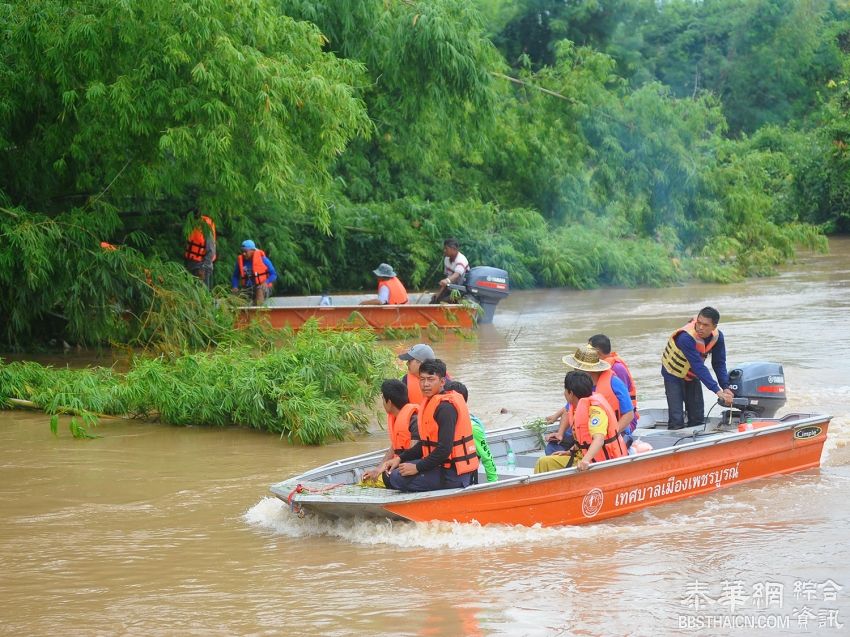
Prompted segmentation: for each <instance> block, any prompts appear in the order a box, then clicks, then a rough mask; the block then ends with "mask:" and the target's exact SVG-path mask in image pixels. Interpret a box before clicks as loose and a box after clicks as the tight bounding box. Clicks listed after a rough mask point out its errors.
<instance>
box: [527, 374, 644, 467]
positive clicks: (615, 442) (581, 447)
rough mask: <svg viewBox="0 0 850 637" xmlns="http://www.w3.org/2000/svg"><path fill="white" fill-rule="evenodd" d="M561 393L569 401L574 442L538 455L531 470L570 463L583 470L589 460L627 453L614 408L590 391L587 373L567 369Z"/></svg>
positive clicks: (589, 379) (591, 381)
mask: <svg viewBox="0 0 850 637" xmlns="http://www.w3.org/2000/svg"><path fill="white" fill-rule="evenodd" d="M564 396H565V397H566V399H567V402H568V403H569V405H570V416H571V422H572V423H573V436H575V445H574V446H573V448H572V449H571V450H569V451H556V452H555V453H554V454H552V455H550V456H543V457H541V458H540V459H539V460H538V461H537V464H536V465H535V467H534V473H543V472H545V471H555V470H557V469H564V468H566V467H571V466H574V465H575V466H576V467H577V468H578V469H579V471H584V470H586V469H588V468H589V467H590V464H591V463H592V462H602V461H603V460H611V459H613V458H620V457H622V456H625V455H627V454H628V450H627V449H626V443H625V442H624V441H623V437H622V436H621V435H620V433H619V432H618V431H617V417H616V415H615V413H614V409H613V408H612V407H611V405H610V404H608V401H607V400H606V399H605V397H604V396H603V395H602V394H600V393H599V392H595V391H593V379H592V378H591V376H590V374H589V373H587V372H582V371H578V370H575V371H571V372H567V375H566V376H564ZM576 463H577V464H576Z"/></svg>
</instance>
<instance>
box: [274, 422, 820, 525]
mask: <svg viewBox="0 0 850 637" xmlns="http://www.w3.org/2000/svg"><path fill="white" fill-rule="evenodd" d="M792 416H798V418H793V419H789V420H784V421H783V420H778V421H777V422H776V423H775V424H772V425H769V426H765V427H760V428H758V429H753V430H751V431H732V430H730V431H715V432H706V433H705V434H704V436H703V439H701V440H700V439H697V438H696V436H698V435H699V434H700V433H701V432H693V433H692V434H691V435H687V436H682V437H681V438H680V440H688V439H689V438H691V437H693V438H694V440H691V441H690V442H686V443H683V444H679V443H675V444H674V445H671V446H665V447H661V448H659V449H653V450H652V451H647V452H645V453H640V454H635V455H628V456H623V457H620V458H615V459H612V460H607V461H605V463H604V464H598V465H596V464H591V465H590V467H589V468H588V469H587V471H583V472H581V473H588V472H590V471H606V470H608V469H614V468H616V467H620V466H624V465H627V464H628V463H631V462H639V461H644V460H647V461H648V460H651V459H654V458H659V457H664V456H669V455H675V454H677V453H681V452H682V451H695V450H698V449H704V448H709V447H714V446H717V445H719V444H729V443H739V442H743V441H745V440H748V439H751V438H758V437H760V436H767V435H771V434H775V433H780V432H782V431H785V430H789V431H790V430H792V429H796V428H798V427H805V426H809V425H816V424H820V423H825V424H826V425H827V426H828V425H829V423H830V421H831V420H832V418H833V417H832V416H831V415H829V414H798V413H792V414H786V415H785V416H783V418H789V417H792ZM509 431H517V432H519V431H525V432H531V431H532V430H530V429H526V428H525V427H523V426H522V425H514V426H511V427H506V428H503V429H497V430H493V431H492V432H490V433H489V434H488V438H490V437H494V436H497V435H503V434H504V433H505V432H509ZM636 431H639V429H638V430H636ZM644 431H652V430H650V429H646V430H644ZM658 431H659V432H660V431H664V430H662V429H659V430H658ZM647 437H651V436H647ZM381 453H382V452H381V451H377V452H372V453H368V454H362V455H361V456H353V457H350V458H345V459H343V460H339V461H336V462H338V463H341V464H349V463H354V461H355V460H357V459H359V458H363V459H365V458H366V457H368V456H370V455H377V456H380V454H381ZM341 464H336V465H335V464H334V463H328V464H327V465H323V466H322V467H317V468H316V469H313V470H311V471H309V472H306V473H303V474H300V475H298V476H295V477H293V478H289V479H287V480H284V481H282V482H279V483H276V484H274V485H272V486H271V487H270V489H271V490H272V492H273V493H275V495H277V496H278V497H281V493H280V492H279V491H276V490H275V489H276V488H280V487H284V486H285V487H286V488H285V489H281V490H291V489H292V488H295V487H297V485H298V483H299V482H300V481H303V477H302V476H304V475H307V474H312V473H316V472H320V470H321V469H323V468H324V467H327V468H328V469H330V468H334V467H336V468H338V467H340V466H341ZM355 466H356V465H355ZM579 473H580V472H579V470H578V468H576V467H569V468H564V469H557V470H553V471H546V472H543V473H537V474H531V475H518V476H515V477H506V478H501V479H499V480H498V481H497V482H481V483H478V484H474V485H470V486H468V487H466V488H463V489H439V490H435V491H423V492H415V493H408V492H401V491H394V490H389V489H388V490H387V493H386V496H384V497H374V498H373V497H371V496H368V495H359V496H344V495H333V492H332V491H327V492H323V493H322V494H305V493H303V492H302V493H299V494H298V496H297V503H298V504H299V505H301V504H303V505H310V504H312V503H322V502H327V501H328V500H327V496H329V495H333V497H334V502H336V503H339V504H359V503H364V502H370V503H372V502H375V503H379V502H383V503H385V504H388V505H398V504H406V503H408V502H414V501H415V502H419V501H423V500H440V499H446V498H458V497H465V496H466V495H474V494H477V493H481V492H482V491H491V490H501V489H506V488H510V487H514V486H518V485H525V484H532V483H539V482H546V481H550V480H558V479H563V478H567V477H570V476H572V475H576V474H579ZM767 475H768V474H765V476H758V477H767ZM346 486H351V485H346ZM388 513H389V512H388Z"/></svg>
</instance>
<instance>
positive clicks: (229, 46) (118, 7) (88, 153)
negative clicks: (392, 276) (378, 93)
mask: <svg viewBox="0 0 850 637" xmlns="http://www.w3.org/2000/svg"><path fill="white" fill-rule="evenodd" d="M0 12H2V16H3V22H4V29H3V36H2V40H0V146H2V148H3V149H4V152H3V153H2V154H0V180H2V181H0V185H2V189H3V190H4V191H5V193H6V194H7V196H8V198H9V200H10V201H11V203H12V204H13V205H16V206H18V205H19V206H23V207H25V208H27V209H32V210H38V211H42V212H45V213H47V214H49V215H52V214H55V213H57V212H60V211H63V210H67V209H69V208H71V207H74V206H77V207H82V206H84V205H86V206H88V207H90V208H91V209H92V210H97V209H98V206H101V207H102V206H112V207H113V208H114V209H116V210H117V211H119V213H120V214H124V213H129V212H138V211H141V212H145V213H147V212H161V213H167V212H170V211H173V210H174V208H175V207H176V208H177V210H178V212H179V214H180V215H182V214H183V211H184V210H186V209H187V208H188V207H191V206H195V205H201V206H202V207H204V208H207V209H212V210H216V211H217V212H218V213H219V214H220V215H221V216H222V217H224V218H226V219H231V218H234V219H239V218H240V217H241V216H243V215H245V214H246V213H248V212H250V211H252V210H254V209H256V208H258V207H260V206H262V205H263V203H264V202H266V201H269V200H275V201H281V202H283V203H284V204H285V207H284V208H283V209H289V210H292V211H301V212H304V211H309V212H310V213H311V215H313V218H314V219H315V221H316V222H317V223H327V219H328V217H327V211H326V208H325V203H326V200H325V197H324V196H323V193H325V192H327V189H328V186H329V184H330V183H331V179H332V177H331V172H330V168H331V165H332V164H333V162H334V160H335V159H336V157H337V155H338V154H339V153H340V152H342V151H343V150H344V149H345V147H346V145H347V144H348V143H349V141H350V140H351V139H352V138H353V137H355V136H357V135H362V134H364V133H365V132H366V131H367V129H368V120H367V117H366V113H365V110H364V107H363V103H362V102H361V100H360V99H359V98H358V96H357V95H356V94H355V90H354V88H353V86H354V85H356V84H357V83H358V82H360V81H361V79H362V77H363V75H362V71H363V69H362V67H361V66H360V65H359V64H357V63H356V62H352V61H349V60H341V59H339V58H337V57H336V56H334V55H333V54H330V53H327V52H325V51H323V46H324V44H325V39H324V37H323V36H322V34H321V33H320V32H319V31H318V29H316V27H315V26H314V25H311V24H309V23H306V22H299V21H297V20H294V19H292V18H289V17H286V16H283V15H281V14H280V13H279V11H277V10H276V9H275V7H274V6H273V5H272V4H271V3H270V2H267V1H266V0H257V1H255V2H250V3H245V2H236V1H230V0H199V1H198V2H193V3H174V2H170V1H169V0H150V1H149V2H143V3H116V2H110V1H107V0H73V1H72V2H68V1H66V0H62V1H59V0H27V1H26V2H24V1H19V2H12V3H6V4H3V5H0ZM181 206H182V207H181ZM219 211H220V212H219ZM154 217H155V216H154ZM152 221H153V223H154V224H158V225H161V224H162V223H163V219H162V217H161V216H160V217H159V218H154V219H153V220H152ZM180 221H181V222H182V218H181V219H180Z"/></svg>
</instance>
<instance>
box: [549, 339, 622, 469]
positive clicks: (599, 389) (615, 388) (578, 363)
mask: <svg viewBox="0 0 850 637" xmlns="http://www.w3.org/2000/svg"><path fill="white" fill-rule="evenodd" d="M561 360H562V361H563V362H564V364H565V365H566V366H567V367H572V368H573V369H577V370H579V371H582V372H587V373H588V374H590V377H591V379H592V380H593V392H595V393H598V394H601V395H602V397H603V398H605V400H606V401H608V404H609V405H611V408H612V409H613V410H614V415H615V416H616V418H617V431H618V432H619V433H620V434H622V436H623V440H624V441H625V443H626V445H627V446H628V445H630V444H631V435H630V434H629V433H628V428H629V425H630V424H631V422H632V418H633V417H634V406H633V405H632V399H631V397H629V390H628V388H627V387H626V385H625V383H623V381H621V380H620V379H619V378H617V377H616V376H615V375H614V373H613V372H612V371H611V365H610V364H608V363H607V362H606V361H603V360H600V359H599V352H597V351H596V349H595V348H594V347H593V346H592V345H590V344H589V343H588V344H587V345H584V346H583V347H579V348H578V349H577V350H576V351H575V353H574V354H567V355H566V356H564V357H563V358H562V359H561ZM570 425H571V423H570V422H569V418H561V425H560V427H558V431H557V432H556V433H554V434H551V435H550V436H549V438H548V442H549V443H550V444H549V445H547V446H546V449H547V453H549V452H550V451H551V452H555V453H561V452H566V451H568V450H569V448H568V447H566V444H570V446H572V436H569V435H568V434H567V431H566V430H567V428H568V427H569V426H570ZM558 447H560V449H558Z"/></svg>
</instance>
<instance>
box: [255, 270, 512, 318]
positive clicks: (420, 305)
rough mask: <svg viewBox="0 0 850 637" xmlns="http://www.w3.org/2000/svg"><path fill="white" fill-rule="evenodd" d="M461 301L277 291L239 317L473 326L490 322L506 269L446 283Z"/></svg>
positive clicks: (506, 287)
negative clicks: (400, 301)
mask: <svg viewBox="0 0 850 637" xmlns="http://www.w3.org/2000/svg"><path fill="white" fill-rule="evenodd" d="M449 288H450V289H451V290H452V292H453V293H454V294H455V295H456V296H457V297H459V299H460V303H457V304H448V303H446V304H439V305H431V304H429V301H430V299H431V295H430V294H429V293H422V294H417V293H413V294H411V295H410V302H409V303H405V304H404V305H360V302H361V301H364V300H366V299H374V298H376V296H375V295H374V294H371V295H362V294H360V295H344V296H337V295H334V296H333V297H330V296H327V295H324V296H289V297H286V296H278V297H272V298H270V299H268V301H267V302H266V304H265V305H264V306H263V307H245V308H242V314H241V317H240V320H241V321H242V322H243V324H244V323H246V322H248V321H251V320H257V319H260V320H267V321H269V322H270V323H271V326H272V327H274V328H282V327H291V328H293V329H298V328H299V327H301V326H302V325H303V324H304V323H306V322H307V321H308V320H310V319H311V318H315V319H316V320H317V321H318V322H319V327H323V328H326V329H338V330H346V329H357V328H361V327H371V328H372V329H374V330H378V331H380V330H385V329H410V328H427V327H429V326H432V325H433V326H436V327H438V328H440V329H471V328H473V327H475V325H476V324H477V323H492V322H493V315H494V314H495V312H496V306H497V305H498V304H499V302H500V301H501V300H502V299H505V298H507V296H508V295H509V294H510V291H511V288H510V282H509V280H508V273H507V272H505V271H504V270H500V269H499V268H493V267H490V266H483V265H482V266H476V267H474V268H471V269H470V270H469V272H468V273H467V274H466V276H465V278H464V279H463V281H462V282H461V283H458V284H452V285H450V286H449ZM423 301H424V302H423Z"/></svg>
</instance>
